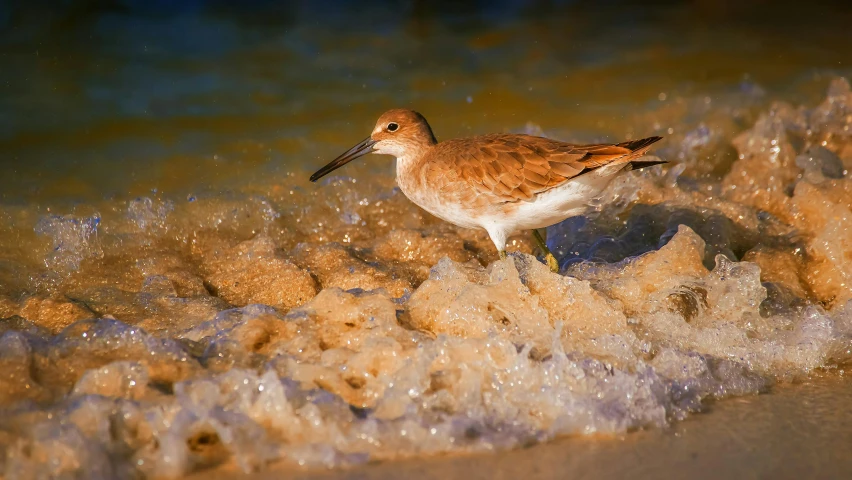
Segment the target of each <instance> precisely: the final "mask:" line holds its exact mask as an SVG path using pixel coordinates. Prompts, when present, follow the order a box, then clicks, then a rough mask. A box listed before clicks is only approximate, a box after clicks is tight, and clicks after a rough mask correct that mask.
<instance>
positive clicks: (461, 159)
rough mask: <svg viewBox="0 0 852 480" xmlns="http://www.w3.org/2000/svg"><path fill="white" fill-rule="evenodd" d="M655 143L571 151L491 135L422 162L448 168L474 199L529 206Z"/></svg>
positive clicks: (434, 152) (543, 141) (445, 148)
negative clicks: (492, 198) (547, 193)
mask: <svg viewBox="0 0 852 480" xmlns="http://www.w3.org/2000/svg"><path fill="white" fill-rule="evenodd" d="M658 140H660V137H649V138H643V139H641V140H633V141H629V142H623V143H619V144H615V145H613V144H594V145H573V144H569V143H563V142H559V141H556V140H551V139H548V138H543V137H533V136H529V135H515V134H492V135H483V136H480V137H472V138H464V139H457V140H449V141H446V142H442V143H438V144H437V145H435V146H434V147H433V148H432V149H431V150H430V152H429V154H428V156H429V157H430V159H429V160H428V161H434V162H448V163H450V164H448V165H447V166H446V167H447V168H456V169H457V170H458V171H459V172H461V175H460V177H461V178H462V179H463V180H464V181H466V182H467V183H468V184H469V185H471V186H473V187H474V188H476V189H477V190H479V192H480V193H482V194H490V195H493V196H496V197H498V199H499V201H503V202H513V201H519V200H530V199H532V198H533V197H535V196H536V195H537V194H540V193H542V192H545V191H547V190H549V189H551V188H554V187H557V186H559V185H562V184H564V183H565V182H567V181H568V180H571V179H572V178H576V177H577V176H579V175H582V174H584V173H586V172H589V171H592V170H594V169H597V168H600V167H603V166H606V165H610V164H614V163H630V162H631V161H632V160H634V159H636V158H639V157H641V156H642V155H644V154H645V152H646V151H647V150H648V148H649V147H650V146H651V145H652V144H653V143H654V142H656V141H658ZM637 166H638V165H637Z"/></svg>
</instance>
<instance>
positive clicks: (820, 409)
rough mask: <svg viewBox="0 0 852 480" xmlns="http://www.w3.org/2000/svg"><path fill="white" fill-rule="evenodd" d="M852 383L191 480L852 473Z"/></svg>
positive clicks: (839, 379) (812, 383) (784, 388)
mask: <svg viewBox="0 0 852 480" xmlns="http://www.w3.org/2000/svg"><path fill="white" fill-rule="evenodd" d="M850 399H852V380H850V379H849V378H848V377H845V376H843V375H838V374H836V373H831V374H821V375H819V376H815V377H814V378H811V379H809V380H807V381H805V382H802V383H799V384H781V385H778V386H776V387H774V388H773V389H772V391H771V393H768V394H765V395H757V396H747V397H740V398H732V399H726V400H722V401H719V402H715V403H713V404H711V405H708V408H707V410H706V411H705V412H703V413H700V414H696V415H693V416H691V417H689V418H688V419H687V420H685V421H683V422H679V423H676V424H674V425H672V426H671V427H669V428H666V429H656V428H654V429H648V430H642V431H637V432H632V433H628V434H626V435H622V436H615V437H605V436H597V437H594V438H592V437H583V436H574V437H567V438H563V439H559V440H556V441H554V442H551V443H546V444H540V445H535V446H532V447H529V448H526V449H522V450H511V451H505V452H497V453H494V454H481V455H470V456H444V457H437V458H431V459H416V460H400V461H388V462H381V463H372V464H367V465H362V466H358V467H354V468H351V469H347V470H343V471H327V470H326V471H323V470H312V471H299V470H293V469H285V468H272V469H270V470H269V471H266V472H261V473H257V474H252V475H245V474H240V473H237V472H234V471H233V469H232V468H222V469H220V470H216V471H205V472H200V473H198V474H196V475H191V476H189V477H187V479H188V480H235V479H245V480H249V479H250V480H267V479H273V478H282V477H284V476H285V475H286V478H293V479H304V480H320V479H323V480H344V479H347V480H349V479H351V480H355V479H358V480H370V479H375V480H379V479H393V478H405V479H407V480H447V479H451V478H461V479H466V480H478V479H514V478H524V479H546V478H572V479H582V478H589V479H592V478H594V479H622V478H632V479H656V478H691V479H695V480H701V479H717V478H772V479H775V480H782V479H787V478H790V479H793V478H797V479H799V478H801V479H804V478H808V479H822V478H825V479H835V478H837V479H839V478H849V477H850V476H852V450H850V447H852V409H850V408H849V400H850Z"/></svg>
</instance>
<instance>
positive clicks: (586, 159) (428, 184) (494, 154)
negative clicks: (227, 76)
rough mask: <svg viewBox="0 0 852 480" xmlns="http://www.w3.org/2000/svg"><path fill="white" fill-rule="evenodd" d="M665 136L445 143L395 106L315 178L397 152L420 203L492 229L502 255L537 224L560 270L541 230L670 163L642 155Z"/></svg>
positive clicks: (405, 182) (404, 184)
mask: <svg viewBox="0 0 852 480" xmlns="http://www.w3.org/2000/svg"><path fill="white" fill-rule="evenodd" d="M660 139H661V137H648V138H643V139H641V140H632V141H628V142H623V143H617V144H593V145H574V144H570V143H564V142H560V141H556V140H551V139H549V138H544V137H535V136H531V135H519V134H509V133H496V134H490V135H482V136H477V137H470V138H459V139H454V140H447V141H444V142H440V143H439V142H438V141H437V140H436V139H435V135H434V134H432V129H431V128H430V127H429V123H428V122H426V119H425V118H424V117H423V115H421V114H419V113H417V112H415V111H413V110H405V109H395V110H389V111H387V112H385V113H384V114H382V116H381V117H379V120H378V122H376V126H375V128H373V132H372V133H371V134H370V136H369V137H367V138H366V139H364V140H363V141H361V142H360V143H358V144H357V145H355V146H354V147H352V148H350V149H349V150H347V151H346V152H344V153H343V154H342V155H340V156H339V157H337V158H335V159H334V160H332V161H331V162H330V163H329V164H328V165H326V166H324V167H322V168H321V169H319V170H318V171H317V172H316V173H314V174H313V175H311V181H312V182H316V181H317V180H319V179H320V178H322V177H323V176H325V175H327V174H328V173H329V172H331V171H333V170H336V169H338V168H340V167H342V166H343V165H346V164H347V163H349V162H351V161H352V160H355V159H356V158H358V157H361V156H363V155H366V154H368V153H377V154H383V155H392V156H394V157H396V179H397V183H398V184H399V188H400V189H401V190H402V192H403V193H404V194H405V196H406V197H408V198H409V199H410V200H411V201H412V202H414V203H415V204H417V205H418V206H420V207H421V208H423V209H424V210H426V211H427V212H429V213H431V214H432V215H435V216H436V217H438V218H441V219H443V220H445V221H447V222H450V223H452V224H454V225H457V226H459V227H463V228H474V229H482V230H485V231H486V232H488V235H489V237H491V241H492V242H494V246H495V247H497V252H498V253H499V255H500V258H505V257H506V239H507V238H508V237H509V236H510V235H512V234H513V233H515V232H518V231H522V230H532V232H533V237H534V238H535V241H536V243H537V244H538V246H539V248H540V249H541V251H542V253H543V254H544V255H545V261H546V263H547V265H548V267H550V269H551V270H552V271H554V272H558V271H559V264H558V262H557V261H556V257H554V256H553V253H551V252H550V250H549V249H548V248H547V245H546V243H545V241H544V238H542V236H541V234H540V233H539V231H538V230H539V229H544V228H547V227H549V226H551V225H553V224H556V223H558V222H561V221H562V220H565V219H566V218H568V217H572V216H575V215H579V214H581V213H583V211H584V210H585V209H586V207H587V206H588V203H589V201H590V200H592V199H593V198H595V197H597V196H598V195H600V193H601V192H602V191H603V189H604V188H606V186H607V185H609V183H610V182H611V181H612V179H613V178H615V177H616V175H618V174H619V173H622V172H625V171H628V170H631V169H637V168H644V167H649V166H652V165H657V164H660V163H665V162H664V161H660V160H658V159H647V160H644V161H643V160H642V158H641V157H642V156H643V155H645V153H646V152H647V151H648V149H649V148H650V146H651V144H653V143H654V142H656V141H658V140H660Z"/></svg>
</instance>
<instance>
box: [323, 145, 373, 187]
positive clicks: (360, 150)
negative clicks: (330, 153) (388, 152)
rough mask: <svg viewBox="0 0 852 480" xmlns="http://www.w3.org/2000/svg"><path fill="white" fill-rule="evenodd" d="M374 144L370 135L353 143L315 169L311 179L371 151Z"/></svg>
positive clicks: (326, 173)
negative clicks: (341, 153) (326, 163)
mask: <svg viewBox="0 0 852 480" xmlns="http://www.w3.org/2000/svg"><path fill="white" fill-rule="evenodd" d="M375 144H376V141H375V140H373V139H372V138H370V137H367V138H365V139H364V140H363V141H362V142H361V143H359V144H358V145H355V146H354V147H352V148H350V149H349V150H347V151H345V152H344V153H343V155H341V156H339V157H337V158H335V159H334V160H332V161H331V162H330V163H329V164H328V165H326V166H324V167H322V168H320V169H319V170H317V173H315V174H313V175H311V181H312V182H316V181H317V180H319V179H320V178H322V177H324V176H326V175H328V174H329V173H331V172H332V171H334V170H337V169H338V168H340V167H342V166H344V165H346V164H347V163H349V162H351V161H352V160H355V159H356V158H358V157H362V156H364V155H366V154H368V153H370V152H372V151H373V145H375Z"/></svg>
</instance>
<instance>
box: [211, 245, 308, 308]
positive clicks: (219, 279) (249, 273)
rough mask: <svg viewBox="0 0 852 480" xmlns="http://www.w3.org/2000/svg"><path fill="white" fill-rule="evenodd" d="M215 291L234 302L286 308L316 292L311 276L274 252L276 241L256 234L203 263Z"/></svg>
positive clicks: (298, 303)
mask: <svg viewBox="0 0 852 480" xmlns="http://www.w3.org/2000/svg"><path fill="white" fill-rule="evenodd" d="M205 267H206V269H207V270H208V271H209V274H208V275H207V281H208V282H209V283H210V285H211V286H212V288H213V289H214V290H215V292H216V295H218V296H219V297H221V298H222V299H224V300H226V301H227V302H229V303H231V304H234V305H240V306H242V305H247V304H249V303H263V304H267V305H271V306H274V307H277V308H282V309H288V308H291V307H294V306H296V305H301V304H302V303H305V302H306V301H307V300H308V299H310V298H311V297H313V296H314V295H315V294H316V287H315V285H314V280H313V278H312V277H311V276H310V275H309V274H308V273H307V272H305V271H303V270H301V269H300V268H299V267H297V266H296V265H293V264H292V263H290V262H289V261H287V260H286V259H283V258H280V257H279V256H277V255H276V253H275V245H274V244H273V243H272V242H271V240H270V239H269V238H267V237H263V236H259V237H256V238H254V239H252V240H248V241H245V242H242V243H240V244H238V245H236V246H235V247H233V248H230V249H227V250H225V251H223V252H222V256H221V257H220V256H217V257H215V258H211V259H210V260H209V261H208V262H207V263H206V265H205Z"/></svg>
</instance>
